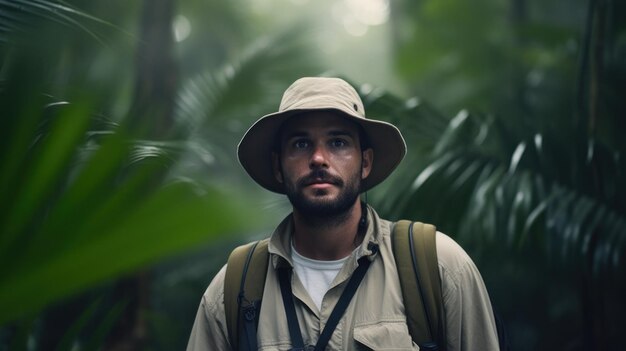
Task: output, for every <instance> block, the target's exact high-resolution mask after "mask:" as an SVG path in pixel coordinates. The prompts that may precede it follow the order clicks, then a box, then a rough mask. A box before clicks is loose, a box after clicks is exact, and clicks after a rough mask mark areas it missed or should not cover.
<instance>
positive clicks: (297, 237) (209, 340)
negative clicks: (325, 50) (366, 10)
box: [187, 78, 498, 351]
mask: <svg viewBox="0 0 626 351" xmlns="http://www.w3.org/2000/svg"><path fill="white" fill-rule="evenodd" d="M405 153H406V146H405V142H404V139H403V137H402V135H401V134H400V132H399V130H398V129H397V128H396V127H395V126H393V125H391V124H389V123H386V122H382V121H377V120H372V119H366V118H365V111H364V108H363V103H362V102H361V99H360V98H359V96H358V94H357V93H356V91H355V90H354V89H353V88H352V87H351V86H350V85H349V84H347V83H346V82H345V81H343V80H341V79H338V78H301V79H299V80H297V81H296V82H294V83H293V84H292V85H291V86H290V87H289V88H288V89H287V90H286V91H285V94H284V96H283V99H282V101H281V105H280V108H279V112H276V113H273V114H270V115H267V116H264V117H263V118H261V119H259V120H258V121H257V122H256V123H255V124H254V125H253V126H252V127H251V128H250V129H249V130H248V131H247V132H246V134H245V135H244V137H243V139H242V140H241V142H240V144H239V149H238V156H239V160H240V162H241V164H242V165H243V167H244V169H245V170H246V171H247V172H248V173H249V175H250V176H251V177H252V178H253V179H254V180H255V181H256V182H257V183H259V184H260V185H261V186H263V187H264V188H266V189H268V190H270V191H273V192H277V193H281V194H286V195H287V197H288V198H289V201H290V202H291V204H292V206H293V212H292V214H290V215H289V216H287V218H285V219H284V220H283V222H282V223H281V224H280V225H279V226H278V228H277V229H276V230H275V231H274V233H273V234H272V236H271V238H270V241H269V249H268V250H269V253H270V261H269V266H268V271H267V276H266V280H265V287H264V292H263V303H262V305H261V311H260V316H259V323H258V330H257V345H258V349H259V350H290V349H292V348H293V347H294V342H295V341H294V340H293V339H294V338H300V336H301V339H302V341H303V342H304V345H307V346H308V347H311V346H312V345H316V343H318V341H319V339H321V337H320V335H322V334H324V333H327V334H329V333H330V334H329V335H330V339H329V340H328V341H327V342H328V343H327V346H326V348H324V346H322V347H320V346H318V349H327V350H357V349H359V350H360V349H373V350H382V349H385V350H392V349H393V350H419V347H418V346H417V345H416V344H415V343H413V341H412V339H411V336H410V334H409V331H408V328H407V323H406V315H405V311H404V305H403V300H402V295H401V293H400V283H399V278H398V272H397V270H396V266H395V263H394V259H393V252H392V248H391V244H390V232H391V227H392V223H391V222H389V221H386V220H384V219H381V218H379V217H378V215H377V214H376V212H375V211H374V209H372V208H371V207H369V206H367V205H365V204H363V203H362V202H361V201H360V199H359V194H360V193H361V192H364V191H367V190H368V189H370V188H372V187H374V186H375V185H377V184H378V183H380V182H382V181H383V180H384V179H385V178H386V177H387V176H388V175H389V174H390V173H391V172H392V171H393V170H394V169H395V167H396V166H397V165H398V164H399V162H400V161H401V160H402V158H403V157H404V154H405ZM436 247H437V256H438V262H439V272H440V276H441V285H442V295H443V310H444V312H445V321H446V322H445V335H446V338H447V341H446V349H447V350H449V351H454V350H481V351H485V350H497V349H498V339H497V332H496V326H495V323H494V319H493V312H492V309H491V305H490V302H489V297H488V295H487V291H486V289H485V286H484V284H483V281H482V278H481V277H480V273H479V272H478V270H477V269H476V267H475V265H474V264H473V262H472V261H471V259H470V258H469V257H468V256H467V254H466V253H465V252H464V251H463V249H462V248H461V247H459V246H458V245H457V244H456V243H455V242H454V241H453V240H452V239H450V238H449V237H448V236H446V235H444V234H442V233H437V234H436ZM364 262H365V263H367V264H366V265H367V268H364V269H360V268H359V267H360V266H361V264H363V263H364ZM364 265H365V264H364ZM285 268H286V269H287V270H285ZM285 271H286V272H287V273H285V274H283V273H281V272H285ZM357 271H364V272H365V273H362V274H361V273H359V274H360V275H362V278H359V279H361V280H360V281H359V282H357V283H356V290H355V291H354V292H353V295H352V296H350V297H349V299H348V301H349V304H348V305H347V307H345V311H343V312H341V313H340V318H341V319H340V320H339V322H338V324H337V325H336V326H335V327H334V328H332V329H331V330H329V331H326V332H325V331H324V328H325V327H326V325H327V324H330V322H329V316H330V315H331V314H332V312H333V309H334V308H335V306H336V305H337V301H338V300H339V299H340V296H341V295H342V293H344V290H347V288H346V286H347V285H349V284H348V282H349V281H350V279H351V277H352V276H353V275H357V273H355V272H357ZM224 275H225V268H222V270H221V271H220V272H219V273H218V274H217V275H216V277H215V278H214V279H213V281H212V282H211V284H210V285H209V287H208V289H207V291H206V292H205V294H204V296H203V298H202V301H201V304H200V307H199V309H198V314H197V316H196V321H195V324H194V327H193V330H192V333H191V338H190V340H189V344H188V347H187V350H230V349H231V346H230V342H229V335H228V332H227V328H226V321H225V320H226V318H225V312H224ZM279 278H280V279H279ZM281 280H282V281H287V282H286V283H284V286H281V284H282V283H281V282H280V281H281ZM282 289H285V291H287V292H285V291H283V290H282ZM289 291H290V292H289ZM283 296H285V297H286V299H283ZM287 300H293V306H294V307H288V303H287V302H286V301H287ZM289 303H290V302H289ZM290 309H295V314H292V316H293V317H292V320H294V319H295V320H297V322H296V323H295V324H296V325H297V326H299V329H300V330H299V331H297V328H295V329H296V332H295V334H294V331H293V328H294V327H293V323H292V324H289V323H288V321H287V319H288V318H289V317H288V316H286V314H288V310H290ZM290 325H291V326H292V330H290ZM298 333H299V335H298Z"/></svg>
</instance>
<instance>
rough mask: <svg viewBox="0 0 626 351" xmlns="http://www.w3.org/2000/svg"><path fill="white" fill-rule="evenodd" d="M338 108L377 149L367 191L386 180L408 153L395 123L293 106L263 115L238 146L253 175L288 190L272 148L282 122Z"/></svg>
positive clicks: (363, 186)
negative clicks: (280, 179) (275, 165)
mask: <svg viewBox="0 0 626 351" xmlns="http://www.w3.org/2000/svg"><path fill="white" fill-rule="evenodd" d="M320 110H328V111H337V112H338V113H339V115H341V116H343V117H345V118H347V119H348V120H351V121H353V122H355V123H357V124H359V125H360V126H361V127H362V128H363V131H364V133H365V135H366V137H367V141H368V143H369V147H371V148H372V149H373V150H374V161H373V163H372V170H371V172H370V174H369V176H368V177H367V178H365V179H363V181H362V182H361V190H362V191H367V190H369V189H371V188H373V187H374V186H376V185H378V184H379V183H380V182H382V181H383V180H385V179H386V178H387V177H388V176H389V175H390V174H391V172H393V170H394V169H395V168H396V167H397V166H398V164H399V163H400V161H402V158H404V155H405V154H406V144H405V142H404V138H402V134H401V133H400V131H399V130H398V128H396V127H395V126H394V125H393V124H390V123H387V122H384V121H379V120H371V119H365V118H363V117H360V116H355V115H352V114H349V113H346V112H345V111H343V110H339V109H328V108H324V109H310V108H309V109H293V110H288V111H284V112H275V113H271V114H268V115H265V116H263V117H262V118H261V119H259V120H258V121H257V122H256V123H254V124H253V125H252V126H251V127H250V128H249V129H248V131H247V132H246V133H245V135H244V136H243V138H242V139H241V142H240V143H239V146H238V148H237V156H238V157H239V162H240V163H241V165H242V166H243V168H244V169H245V170H246V172H248V174H249V175H250V177H252V179H254V180H255V181H256V182H257V183H258V184H259V185H261V186H262V187H264V188H265V189H267V190H270V191H273V192H276V193H279V194H284V193H285V190H284V185H283V184H282V183H280V182H278V180H277V179H276V177H275V176H274V170H273V165H272V152H273V151H274V150H273V149H274V145H275V144H276V138H278V132H279V130H280V127H281V126H282V124H283V123H284V122H285V121H287V120H288V119H289V118H291V117H293V116H295V115H298V114H301V113H304V112H310V111H320Z"/></svg>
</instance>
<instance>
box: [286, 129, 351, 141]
mask: <svg viewBox="0 0 626 351" xmlns="http://www.w3.org/2000/svg"><path fill="white" fill-rule="evenodd" d="M328 135H330V136H349V137H352V138H354V133H351V132H349V131H348V130H344V129H337V130H331V131H329V132H328ZM307 136H309V133H307V132H305V131H295V132H292V133H290V134H289V135H286V136H285V139H292V138H299V137H307Z"/></svg>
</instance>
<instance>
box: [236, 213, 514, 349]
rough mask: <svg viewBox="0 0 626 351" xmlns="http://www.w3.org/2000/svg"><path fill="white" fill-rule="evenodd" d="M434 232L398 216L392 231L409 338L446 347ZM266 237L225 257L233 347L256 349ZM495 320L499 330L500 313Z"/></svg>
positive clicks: (424, 345) (423, 346)
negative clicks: (398, 218) (398, 219)
mask: <svg viewBox="0 0 626 351" xmlns="http://www.w3.org/2000/svg"><path fill="white" fill-rule="evenodd" d="M435 236H436V229H435V227H434V226H432V225H430V224H424V223H420V222H410V221H406V220H401V221H398V222H396V223H395V224H394V227H393V229H392V231H391V241H392V251H393V253H394V258H395V262H396V266H397V270H398V276H399V278H400V287H401V290H402V297H403V300H404V306H405V310H406V315H407V325H408V329H409V333H410V334H411V338H412V339H413V341H414V342H415V343H416V344H417V345H419V346H420V349H423V350H439V351H445V348H446V336H445V328H444V325H445V321H444V316H445V314H444V312H443V302H442V301H443V299H442V292H441V279H440V277H439V265H438V261H437V250H436V247H435ZM268 243H269V239H263V240H260V241H256V242H252V243H249V244H246V245H243V246H239V247H238V248H236V249H235V250H233V252H232V253H231V254H230V257H229V258H228V265H227V267H226V277H225V280H224V309H225V314H226V327H227V330H228V337H229V341H230V344H231V346H232V349H233V350H256V349H257V344H256V330H257V326H258V321H259V318H258V317H259V313H260V310H261V300H262V297H263V289H264V285H265V276H266V272H267V267H268V264H269V253H268ZM496 322H497V327H498V334H499V336H500V334H501V332H500V330H501V327H500V320H499V318H496ZM500 337H501V339H500V344H502V342H503V337H502V336H500ZM502 350H504V348H502Z"/></svg>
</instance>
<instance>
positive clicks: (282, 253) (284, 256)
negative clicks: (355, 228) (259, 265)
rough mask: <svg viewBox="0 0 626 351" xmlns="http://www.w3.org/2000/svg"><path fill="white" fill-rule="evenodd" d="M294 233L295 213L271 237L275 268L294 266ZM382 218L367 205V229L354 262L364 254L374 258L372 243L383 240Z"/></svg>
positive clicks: (270, 250)
mask: <svg viewBox="0 0 626 351" xmlns="http://www.w3.org/2000/svg"><path fill="white" fill-rule="evenodd" d="M292 234H293V214H291V213H290V214H289V215H288V216H287V217H285V218H284V219H283V220H282V222H281V223H280V224H279V225H278V227H276V229H275V230H274V233H273V234H272V236H271V237H270V242H269V245H268V251H269V253H270V254H271V260H272V261H271V262H272V265H273V267H274V268H277V267H280V266H283V265H289V266H293V262H292V261H291V236H292ZM382 235H383V234H382V230H381V220H380V217H378V214H377V213H376V211H374V209H373V208H372V207H371V206H369V205H367V230H366V232H365V236H364V237H363V243H361V245H360V246H359V247H358V249H357V250H355V252H354V253H353V256H354V263H355V264H356V262H357V261H358V260H359V258H361V257H363V256H369V257H370V259H373V258H374V256H375V251H372V250H371V246H372V245H377V246H378V245H379V242H380V241H381V240H382Z"/></svg>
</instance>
